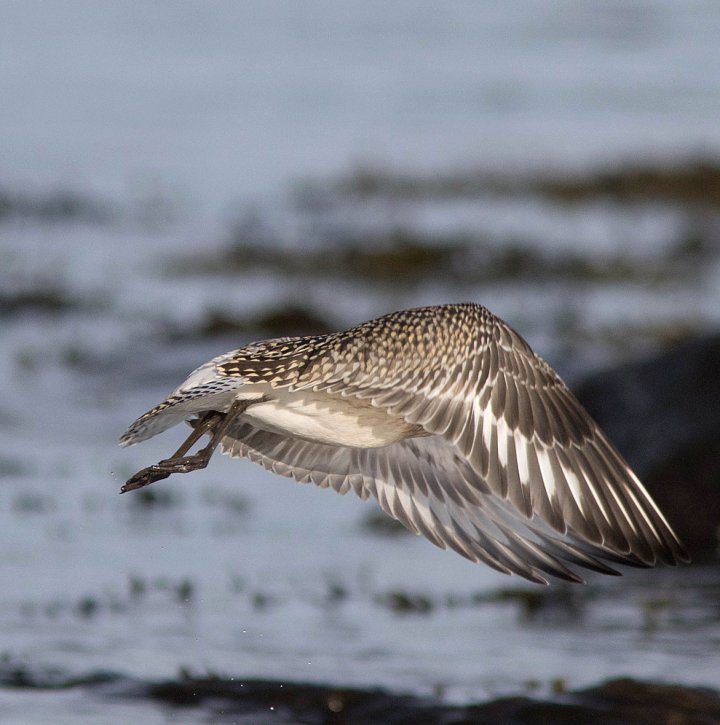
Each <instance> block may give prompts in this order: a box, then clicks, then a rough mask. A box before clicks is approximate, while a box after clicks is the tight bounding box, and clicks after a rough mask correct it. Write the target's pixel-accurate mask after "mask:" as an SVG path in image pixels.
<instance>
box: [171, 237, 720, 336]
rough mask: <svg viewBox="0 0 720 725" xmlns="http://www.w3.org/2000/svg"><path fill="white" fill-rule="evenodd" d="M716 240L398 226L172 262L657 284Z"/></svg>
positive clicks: (697, 260) (203, 268) (685, 268)
mask: <svg viewBox="0 0 720 725" xmlns="http://www.w3.org/2000/svg"><path fill="white" fill-rule="evenodd" d="M708 233H710V232H708ZM717 247H718V243H717V240H715V239H714V238H706V237H704V236H698V234H697V233H696V232H694V233H693V235H692V238H691V239H686V238H683V239H680V240H679V241H678V242H677V243H676V245H674V246H673V247H671V248H670V249H669V250H668V251H667V253H666V254H664V255H660V256H653V257H652V258H648V257H639V256H636V255H635V256H634V255H630V254H627V253H625V252H617V253H608V254H597V253H595V252H591V253H588V252H587V251H584V250H581V249H578V250H575V251H572V250H558V251H552V250H544V249H543V247H542V245H541V244H539V243H535V242H533V241H530V240H527V241H525V240H518V239H507V240H503V241H499V242H490V241H489V240H486V239H482V238H480V237H478V238H471V237H468V236H464V235H455V236H453V237H445V238H443V239H439V238H438V237H437V236H433V235H427V234H423V233H421V232H413V231H410V230H407V229H396V230H394V231H391V232H388V233H387V234H386V235H384V236H381V237H377V236H375V237H372V238H366V237H363V238H360V237H354V236H351V235H348V236H345V237H343V238H338V239H336V240H334V241H332V242H331V243H328V244H326V245H323V246H320V247H312V248H305V249H301V248H290V249H288V248H282V247H280V246H279V245H278V246H275V245H272V246H265V247H257V246H254V244H249V243H245V242H244V241H243V240H237V241H235V242H234V243H232V244H230V245H229V246H227V247H226V248H225V249H224V250H223V251H221V252H220V253H219V254H218V255H216V256H215V257H207V256H203V257H202V258H199V257H193V258H186V259H185V260H181V261H179V262H175V263H173V264H171V265H169V268H170V269H171V270H172V271H173V272H174V273H175V274H180V275H190V274H192V275H196V274H220V275H229V276H235V275H242V276H245V275H252V274H258V273H271V274H274V275H279V276H283V277H286V278H289V279H298V278H300V279H303V278H304V279H311V280H322V281H326V280H341V281H344V282H359V283H363V284H371V285H373V286H384V287H392V288H397V287H406V288H407V287H413V286H415V285H418V284H421V283H426V282H441V283H442V282H445V283H448V284H452V285H466V286H471V285H478V284H489V283H498V282H518V281H524V282H530V283H534V282H537V283H548V282H555V281H558V282H561V281H562V282H569V283H582V284H588V283H626V284H643V285H650V286H652V285H658V284H664V283H667V282H670V281H679V280H683V281H684V280H687V278H688V276H689V275H692V274H693V273H695V272H697V271H699V269H700V268H701V267H702V265H703V264H704V263H705V262H706V260H707V259H709V258H711V257H713V256H714V255H715V254H716V253H717ZM277 321H280V322H284V321H283V320H282V319H280V320H277ZM268 322H269V323H273V322H276V320H273V319H271V320H269V321H268ZM243 324H245V325H246V326H247V323H243ZM208 326H209V329H210V330H215V329H220V330H222V329H223V328H224V327H226V326H227V327H230V326H233V327H234V328H235V330H237V329H238V328H237V323H230V322H227V321H226V320H225V319H224V318H223V316H222V315H221V314H218V315H217V319H216V320H212V319H211V320H210V321H209V323H208ZM240 331H242V330H240Z"/></svg>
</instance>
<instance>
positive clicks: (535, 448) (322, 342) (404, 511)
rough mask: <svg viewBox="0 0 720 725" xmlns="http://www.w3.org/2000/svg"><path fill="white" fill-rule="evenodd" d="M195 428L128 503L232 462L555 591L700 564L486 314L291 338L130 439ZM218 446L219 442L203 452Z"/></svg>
mask: <svg viewBox="0 0 720 725" xmlns="http://www.w3.org/2000/svg"><path fill="white" fill-rule="evenodd" d="M184 420H186V421H188V422H189V423H190V425H191V426H192V427H193V431H192V433H191V434H190V436H189V437H188V438H187V440H186V441H185V442H184V443H183V444H182V446H181V447H180V448H179V449H178V450H177V451H176V452H175V453H174V454H173V455H172V456H171V457H170V458H168V459H166V460H163V461H160V462H159V463H157V464H155V465H152V466H149V467H148V468H144V469H143V470H141V471H139V472H138V473H136V474H135V475H134V476H133V477H132V478H130V479H129V480H128V481H127V483H126V484H125V485H124V486H123V487H122V489H121V492H123V493H124V492H126V491H132V490H135V489H138V488H141V487H143V486H146V485H148V484H150V483H153V482H154V481H157V480H160V479H163V478H167V477H168V476H170V475H171V474H173V473H187V472H189V471H193V470H196V469H200V468H204V467H205V466H207V464H208V462H209V460H210V458H211V456H212V454H213V452H214V451H215V449H216V448H217V447H218V446H219V448H220V450H221V451H222V452H223V453H225V454H228V455H230V456H232V457H235V458H248V459H250V460H251V461H253V462H255V463H259V464H260V465H262V466H264V467H265V468H267V469H269V470H271V471H273V472H274V473H277V474H280V475H282V476H289V477H292V478H294V479H295V480H296V481H299V482H301V483H315V484H317V485H318V486H321V487H323V488H333V489H335V490H336V491H337V492H338V493H341V494H345V493H347V492H348V491H354V492H355V493H356V494H357V495H358V496H360V497H361V498H362V499H367V498H369V497H370V496H374V497H375V498H376V499H377V501H378V503H379V504H380V507H381V508H382V509H383V510H384V511H385V512H386V513H387V514H389V515H390V516H392V517H394V518H395V519H397V520H398V521H400V522H402V523H403V524H404V525H405V526H406V527H407V528H408V529H410V530H411V531H413V532H415V533H417V534H422V535H423V536H425V537H426V538H428V539H429V540H430V541H431V542H432V543H433V544H436V545H437V546H439V547H441V548H450V549H453V550H454V551H456V552H457V553H459V554H461V555H462V556H464V557H466V558H468V559H470V560H472V561H477V562H484V563H485V564H488V565H489V566H491V567H493V568H494V569H497V570H499V571H501V572H504V573H506V574H518V575H520V576H522V577H525V578H526V579H529V580H531V581H534V582H538V583H547V581H548V580H547V579H546V576H547V575H551V576H554V577H558V578H560V579H565V580H569V581H575V582H581V581H583V580H582V578H581V577H580V575H579V574H578V573H577V571H576V568H577V567H580V568H584V569H590V570H595V571H598V572H602V573H604V574H617V573H618V572H617V571H616V570H615V569H613V568H612V567H611V566H610V565H611V564H613V563H615V564H627V565H631V566H653V565H655V564H657V563H664V564H675V563H677V562H680V561H688V556H687V554H686V552H685V550H684V548H683V546H682V545H681V544H680V542H679V541H678V539H677V537H676V536H675V534H674V533H673V531H672V529H671V528H670V526H669V524H668V523H667V521H666V520H665V518H664V517H663V515H662V513H661V512H660V510H659V509H658V507H657V506H656V505H655V503H654V502H653V500H652V499H651V498H650V496H649V494H648V493H647V491H646V490H645V488H644V487H643V486H642V484H641V483H640V481H639V480H638V478H637V476H636V475H635V474H634V473H633V472H632V470H631V469H630V467H629V466H628V464H627V463H626V462H625V460H624V459H623V457H622V456H621V455H620V453H619V452H618V451H617V449H616V448H615V447H614V446H613V444H612V443H611V442H610V441H609V440H608V438H607V437H606V436H605V434H604V433H603V432H602V431H601V430H600V428H599V427H598V425H597V423H595V421H594V420H593V419H592V418H591V417H590V415H589V414H588V413H587V411H586V410H585V409H584V408H583V407H582V405H581V404H580V403H579V402H578V400H577V398H575V396H574V395H573V394H572V392H571V391H570V390H569V389H568V387H567V386H566V385H565V383H564V382H563V381H562V380H561V379H560V377H559V376H558V375H557V373H555V371H554V370H553V369H552V368H551V367H550V366H549V365H548V364H547V363H546V362H545V361H544V360H543V359H542V358H540V357H539V356H538V355H536V354H535V353H534V352H533V351H532V349H531V348H530V346H529V345H528V344H527V343H526V342H525V341H524V340H523V339H522V337H520V335H519V334H518V333H517V332H515V331H514V330H513V329H512V328H511V327H510V326H509V325H507V324H506V323H505V322H503V321H502V320H501V319H500V318H498V317H497V316H495V315H494V314H492V313H491V312H490V311H489V310H487V309H486V308H485V307H482V306H481V305H478V304H471V303H468V304H448V305H441V306H435V307H422V308H417V309H411V310H404V311H399V312H393V313H391V314H389V315H385V316H384V317H380V318H378V319H375V320H370V321H369V322H365V323H363V324H361V325H358V326H357V327H353V328H351V329H349V330H346V331H344V332H336V333H332V334H328V335H316V336H310V337H281V338H276V339H272V340H266V341H262V342H255V343H252V344H250V345H247V346H245V347H242V348H239V349H237V350H233V351H231V352H227V353H225V354H223V355H220V356H218V357H216V358H214V359H212V360H210V361H209V362H207V363H205V364H204V365H201V366H200V367H199V368H197V369H196V370H195V371H193V372H192V373H191V374H190V375H189V377H188V378H187V380H186V381H185V382H184V383H182V385H180V387H178V388H177V389H176V390H175V391H173V392H172V393H171V394H170V395H169V396H168V397H167V398H166V399H165V400H164V401H163V402H162V403H160V404H159V405H157V406H156V407H154V408H153V409H152V410H149V411H148V412H147V413H145V414H144V415H142V416H140V417H139V418H138V419H137V420H136V421H135V422H134V423H133V424H132V425H131V426H130V427H129V428H128V430H127V431H126V432H125V434H124V435H123V436H122V438H121V439H120V444H121V445H123V446H128V445H132V444H135V443H138V442H140V441H143V440H146V439H147V438H150V437H151V436H154V435H156V434H158V433H160V432H162V431H164V430H166V429H167V428H170V427H171V426H173V425H175V424H177V423H179V422H181V421H184ZM204 435H208V436H209V438H210V441H209V443H208V444H207V445H206V446H205V447H204V448H202V450H200V451H199V452H197V453H195V454H190V453H189V451H190V450H191V449H192V447H193V446H194V445H195V443H196V442H197V441H198V440H199V439H200V438H202V437H203V436H204Z"/></svg>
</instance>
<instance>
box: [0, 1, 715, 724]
mask: <svg viewBox="0 0 720 725" xmlns="http://www.w3.org/2000/svg"><path fill="white" fill-rule="evenodd" d="M719 48H720V5H718V4H717V3H713V2H686V1H685V0H682V1H681V0H663V1H661V0H657V1H650V0H626V1H623V2H614V1H611V2H603V3H596V2H590V1H589V0H588V1H585V0H573V1H572V2H571V1H569V0H554V1H553V0H545V1H543V2H533V1H528V2H522V3H491V2H449V3H428V2H419V3H416V2H414V3H410V2H402V1H398V2H393V3H379V2H373V1H368V0H364V1H363V2H355V1H353V2H344V3H334V2H330V1H329V0H306V1H305V2H302V3H285V2H276V1H274V0H266V1H264V2H254V3H236V2H231V1H230V0H216V1H215V2H213V3H202V2H197V1H193V0H184V1H182V2H178V0H172V1H171V0H150V1H148V2H144V3H134V2H125V1H121V2H97V1H95V0H93V1H91V0H67V1H66V2H63V3H43V2H38V1H36V0H22V1H19V0H18V1H14V0H0V98H2V101H1V102H0V104H1V106H0V260H1V262H0V336H1V339H2V347H1V348H0V350H1V351H2V354H0V369H1V371H2V375H1V376H0V627H1V631H2V633H3V634H2V642H1V643H0V683H5V684H6V685H13V686H15V685H17V684H20V683H22V682H25V683H31V684H32V683H35V684H38V686H40V685H47V684H48V683H50V684H52V683H60V682H68V681H71V679H72V678H73V677H79V676H86V675H88V673H91V674H92V673H100V672H119V673H122V674H124V675H128V676H130V677H134V678H138V679H142V678H150V679H152V678H163V677H172V676H175V675H176V674H177V673H178V671H183V672H190V673H197V674H204V673H209V672H212V673H219V674H221V675H224V676H228V677H229V676H233V677H237V678H241V677H270V678H277V679H281V680H301V681H309V682H330V683H336V684H345V685H355V686H365V685H371V686H382V687H385V688H389V689H393V690H399V691H405V692H412V693H417V694H423V695H430V694H435V695H440V696H442V697H443V698H446V699H447V700H448V701H451V702H467V701H471V700H478V699H484V698H488V697H492V696H498V695H503V694H508V693H515V694H517V693H525V694H528V693H529V694H536V693H547V692H550V691H552V690H555V691H557V690H558V689H559V690H562V689H564V688H566V687H582V686H586V685H588V684H591V683H594V682H598V681H599V680H601V679H603V678H607V677H613V676H619V675H632V676H635V677H643V678H650V679H661V680H670V681H680V682H683V683H687V684H692V683H698V684H703V685H711V686H719V685H720V663H718V660H717V651H718V647H719V646H720V619H719V617H718V595H720V576H718V571H717V568H716V566H715V558H714V550H715V541H716V539H715V527H716V526H717V523H718V521H719V520H720V513H719V512H720V508H718V502H717V496H718V491H717V482H718V477H719V475H720V474H718V471H720V466H719V465H718V460H720V450H719V449H718V444H717V441H718V440H719V438H718V435H717V434H718V432H720V422H719V421H718V416H719V415H720V412H718V411H719V410H720V399H719V398H718V393H717V385H718V382H717V380H718V375H717V373H718V372H720V355H719V354H718V348H719V347H720V345H719V344H718V340H717V337H715V334H716V332H717V330H718V327H719V326H720V123H719V122H718V119H719V118H720V50H719ZM464 300H473V301H478V302H481V303H483V304H485V305H486V306H488V307H489V308H490V309H492V310H493V311H494V312H495V313H497V314H498V315H500V316H501V317H503V318H504V319H506V320H507V321H508V322H510V323H511V324H512V325H513V326H514V327H515V328H516V329H517V330H518V331H519V332H521V334H523V335H524V336H525V337H526V338H527V339H528V340H529V342H530V343H531V344H532V345H533V347H534V348H535V349H536V350H537V351H538V352H539V353H540V354H541V355H542V356H543V357H545V358H546V359H547V360H548V361H549V362H550V363H551V364H552V365H553V366H554V367H556V368H557V369H558V370H559V371H560V372H561V374H562V375H564V376H565V378H566V379H567V380H568V382H569V383H570V384H571V385H572V386H573V387H575V388H576V389H578V390H581V391H585V396H584V397H583V400H584V402H586V403H587V404H588V406H589V407H591V409H592V410H593V413H595V414H596V415H597V416H598V419H599V420H600V421H601V423H602V424H603V425H604V426H605V427H606V428H607V430H608V431H609V432H610V434H611V437H613V438H614V439H615V440H616V442H618V444H619V445H620V447H621V448H622V449H623V451H624V452H625V453H626V455H627V456H628V458H629V459H630V461H631V463H633V464H634V465H636V466H637V468H638V471H639V473H640V474H641V475H642V476H644V477H646V479H647V480H648V482H649V484H650V485H651V488H652V487H653V486H654V488H653V490H654V491H655V493H656V495H657V496H658V500H659V501H660V502H661V503H662V504H663V507H664V508H665V509H666V511H667V512H668V516H669V518H670V519H671V521H673V523H676V524H677V526H678V530H680V531H681V532H682V534H683V536H685V537H686V538H688V537H690V538H691V539H692V541H689V544H690V545H691V547H692V548H693V551H694V554H695V558H696V563H695V564H694V565H693V566H692V567H685V568H682V569H676V570H656V571H650V572H630V573H629V575H628V576H625V577H623V578H621V579H611V580H608V579H601V578H591V581H590V582H589V585H588V586H587V587H585V588H580V587H563V586H560V585H553V587H551V588H548V589H533V588H531V587H530V586H529V585H526V584H524V583H522V582H519V581H518V580H517V579H515V578H508V577H503V576H501V575H499V574H496V573H494V572H492V571H489V570H487V569H485V568H483V567H481V566H477V565H472V564H470V563H468V562H465V561H463V560H461V559H460V557H457V556H456V555H454V554H451V553H447V552H442V551H440V550H437V549H435V548H434V547H433V546H432V545H430V544H429V543H428V542H426V541H424V540H419V539H417V538H415V537H413V536H410V535H403V534H402V533H398V531H397V529H396V527H393V526H392V525H385V520H384V519H381V518H379V517H378V515H377V514H376V508H375V506H374V504H373V503H367V504H362V503H361V502H359V501H358V500H355V499H353V498H352V497H351V496H348V497H345V498H343V497H340V496H337V495H335V494H333V493H330V492H327V491H320V490H315V489H314V488H311V487H306V486H299V485H296V484H294V483H292V482H290V481H288V480H285V479H281V478H277V477H274V476H272V475H270V474H267V473H265V472H264V471H262V470H261V469H259V468H258V467H254V466H253V465H252V464H250V463H246V462H238V461H228V460H226V459H221V458H220V457H219V456H218V457H217V458H216V459H214V460H213V462H212V465H211V466H210V467H209V469H208V470H205V471H201V472H198V473H194V474H193V475H192V476H188V477H177V478H173V479H172V480H169V481H165V482H161V483H158V484H156V485H154V486H153V487H151V488H149V489H147V490H146V491H143V492H140V493H136V494H133V495H127V496H123V497H119V496H118V495H117V492H118V489H119V487H120V485H121V484H122V483H123V482H124V481H125V479H126V478H127V477H128V476H130V475H131V474H132V473H134V472H135V471H136V470H138V469H139V468H142V467H144V466H146V465H148V464H150V463H153V462H155V461H157V460H159V459H160V458H163V457H166V456H167V455H168V454H169V453H171V452H172V451H173V450H174V449H175V447H176V446H177V445H178V444H179V442H180V440H181V439H182V438H183V437H184V436H185V435H186V431H185V430H180V429H176V430H174V431H172V432H169V433H167V434H165V435H163V436H161V437H159V438H156V439H153V440H152V441H149V442H148V443H146V444H143V445H142V446H139V447H137V448H131V449H126V450H121V449H119V448H117V446H116V440H117V438H118V436H119V435H120V434H121V433H122V431H123V430H124V428H125V427H126V426H127V425H128V424H129V423H130V422H131V421H132V420H133V419H134V418H135V417H136V416H137V415H139V414H140V413H142V412H144V411H145V410H146V409H148V408H150V407H151V406H153V405H154V404H155V403H157V402H159V400H161V399H162V398H163V397H164V396H165V394H166V393H167V392H168V391H169V390H171V389H172V388H174V387H175V386H176V385H177V384H178V383H179V382H180V381H181V380H182V379H184V376H185V375H186V373H187V372H188V371H189V370H191V369H193V368H194V367H196V366H197V365H198V364H200V363H201V362H203V361H205V360H206V359H208V358H210V357H213V356H214V355H217V354H219V353H221V352H224V351H226V350H229V349H232V348H235V347H239V346H240V345H241V344H244V343H247V342H249V341H250V340H253V339H258V338H264V337H271V336H279V335H286V334H305V333H314V332H326V331H329V330H334V329H340V328H343V327H347V326H350V325H352V324H355V323H357V322H360V321H362V320H365V319H368V318H370V317H373V316H376V315H379V314H382V313H385V312H388V311H391V310H393V309H398V308H403V307H410V306H414V305H421V304H436V303H441V302H448V301H464ZM713 356H714V357H713ZM713 396H715V397H713ZM716 402H719V404H718V405H717V406H716V405H715V403H716ZM713 446H714V447H713ZM700 519H702V522H701V524H702V525H700V523H699V522H700ZM390 524H392V522H390ZM0 709H1V711H2V712H0V714H4V715H5V716H6V717H8V718H9V719H8V721H12V717H19V716H20V715H19V714H21V715H22V718H23V719H22V720H16V721H18V722H20V721H22V722H45V721H47V719H46V718H47V716H48V712H50V711H51V712H52V713H53V722H65V721H67V722H84V721H85V720H82V719H81V718H83V717H84V718H86V719H87V721H91V720H93V718H96V717H98V716H100V714H101V715H102V717H103V721H104V722H114V721H117V722H123V721H127V718H128V717H130V716H137V717H140V718H141V721H142V722H155V721H157V722H165V721H166V719H165V718H166V713H164V712H163V711H161V710H157V709H153V708H152V707H150V706H149V705H143V704H142V703H138V702H133V703H129V702H125V701H122V702H121V701H119V700H113V701H112V703H111V704H108V702H107V701H106V700H104V701H102V702H101V701H99V700H95V699H93V698H85V697H81V696H80V695H78V694H77V693H76V692H75V691H71V692H68V693H65V694H63V696H62V697H56V698H38V697H37V696H36V695H35V694H34V692H33V691H32V689H27V688H26V689H13V688H12V687H6V688H5V689H2V690H1V691H0ZM174 717H175V716H174ZM113 718H114V719H113ZM175 720H177V718H176V717H175Z"/></svg>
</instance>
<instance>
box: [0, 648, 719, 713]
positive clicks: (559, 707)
mask: <svg viewBox="0 0 720 725" xmlns="http://www.w3.org/2000/svg"><path fill="white" fill-rule="evenodd" d="M0 687H2V688H4V689H6V690H7V689H13V690H33V691H38V692H53V691H59V692H62V691H67V690H72V689H81V690H82V692H83V697H84V698H85V699H86V700H95V702H97V703H103V704H104V705H105V707H107V708H111V707H112V705H113V703H118V702H134V703H136V704H137V703H139V702H142V701H146V702H147V703H148V705H152V704H153V703H161V704H163V705H165V706H169V707H172V708H178V709H183V710H188V709H192V711H194V712H195V713H197V716H198V718H199V719H200V718H201V719H202V720H203V721H204V720H206V719H208V718H210V719H212V722H236V721H238V718H241V719H242V721H243V722H253V723H258V725H264V723H288V724H289V723H299V722H302V723H306V724H307V725H400V724H401V723H413V725H450V724H452V725H470V724H471V723H485V724H486V725H510V724H511V723H520V722H522V723H541V722H542V723H570V722H573V723H594V724H595V725H604V724H605V723H607V725H617V724H618V723H627V724H628V725H631V724H632V725H656V723H661V722H663V723H670V722H673V723H675V722H677V723H697V725H700V724H701V723H703V724H709V723H716V722H719V721H720V693H719V692H718V691H717V690H712V689H706V688H700V687H687V686H682V685H675V684H665V683H657V682H652V681H640V680H633V679H629V678H624V679H615V680H608V681H606V682H604V683H601V684H599V685H595V686H593V687H590V688H586V689H581V690H571V691H567V690H566V689H565V686H564V682H558V681H557V680H555V681H552V682H550V683H548V692H547V694H546V695H545V696H544V697H532V698H531V697H528V696H527V695H525V694H523V695H516V696H512V697H504V698H500V699H495V700H491V701H487V702H483V703H473V704H468V705H457V704H451V703H447V702H443V701H442V700H441V699H439V698H438V697H429V696H418V695H410V694H406V693H397V692H390V691H387V690H384V689H381V688H379V687H371V688H359V687H346V686H342V685H338V684H325V683H307V682H293V681H281V680H275V681H273V680H262V679H257V678H252V677H234V676H221V675H219V674H214V673H208V674H205V675H194V674H192V673H191V672H189V671H181V673H180V674H179V676H178V677H177V678H175V679H167V680H138V679H133V678H130V677H126V676H124V675H121V674H117V673H112V672H106V671H96V672H90V673H87V674H83V675H69V674H67V673H65V672H63V671H62V670H59V669H47V668H46V669H33V668H31V667H29V666H28V665H25V664H24V663H22V662H17V661H15V660H14V659H13V658H12V657H10V656H5V657H4V658H3V659H2V661H0ZM535 689H537V687H535ZM108 712H112V710H108Z"/></svg>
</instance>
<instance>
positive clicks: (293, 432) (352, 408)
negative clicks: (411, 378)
mask: <svg viewBox="0 0 720 725" xmlns="http://www.w3.org/2000/svg"><path fill="white" fill-rule="evenodd" d="M243 418H244V419H246V420H247V421H248V422H249V423H251V424H252V425H254V426H256V427H257V428H263V429H265V430H269V431H272V432H275V433H280V434H282V435H286V436H291V437H295V438H303V439H305V440H310V441H314V442H316V443H326V444H330V445H336V446H351V447H354V448H377V447H380V446H386V445H389V444H390V443H395V442H397V441H399V440H403V439H404V438H410V437H414V436H417V435H422V434H423V431H422V430H421V429H418V428H417V426H414V425H411V424H409V423H407V422H405V421H404V420H403V419H402V418H397V417H393V416H390V415H388V414H387V413H386V412H385V411H383V410H381V409H379V408H375V407H373V406H372V405H370V404H369V403H368V402H366V401H362V400H357V399H354V398H340V397H331V396H329V395H325V394H323V393H313V392H307V391H299V392H289V391H284V390H282V391H280V390H278V391H273V395H272V397H271V398H270V399H269V400H265V401H263V402H261V403H255V404H254V405H252V406H251V407H250V408H248V409H247V410H246V411H245V413H244V414H243Z"/></svg>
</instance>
